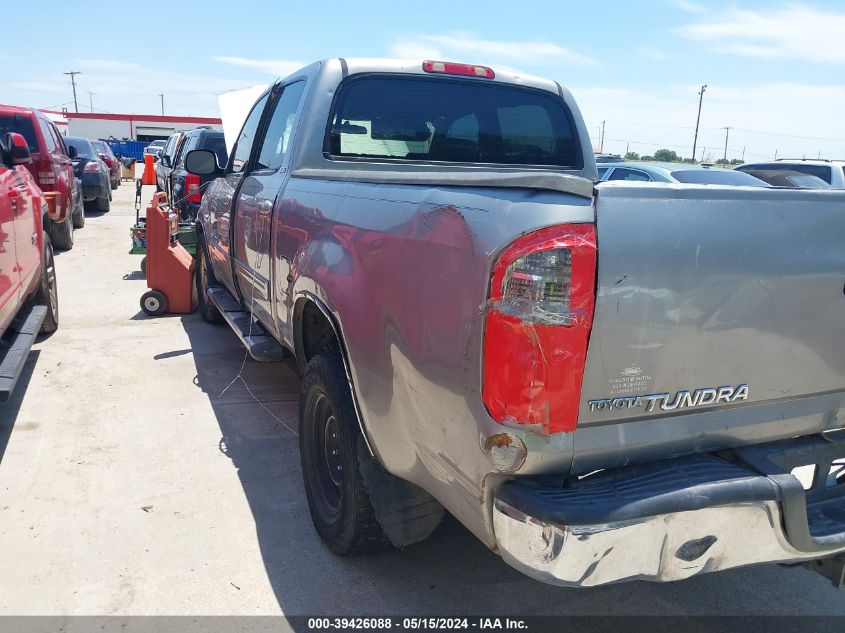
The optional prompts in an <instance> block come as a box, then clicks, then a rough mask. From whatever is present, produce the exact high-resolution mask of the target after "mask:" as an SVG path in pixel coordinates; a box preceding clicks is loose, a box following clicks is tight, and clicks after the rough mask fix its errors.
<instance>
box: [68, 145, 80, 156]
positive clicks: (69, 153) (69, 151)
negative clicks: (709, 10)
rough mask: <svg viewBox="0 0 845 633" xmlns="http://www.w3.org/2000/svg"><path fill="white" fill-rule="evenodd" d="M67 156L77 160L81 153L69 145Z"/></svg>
mask: <svg viewBox="0 0 845 633" xmlns="http://www.w3.org/2000/svg"><path fill="white" fill-rule="evenodd" d="M67 155H68V156H69V157H70V158H76V157H77V156H79V152H77V151H76V148H75V147H74V146H73V145H68V146H67Z"/></svg>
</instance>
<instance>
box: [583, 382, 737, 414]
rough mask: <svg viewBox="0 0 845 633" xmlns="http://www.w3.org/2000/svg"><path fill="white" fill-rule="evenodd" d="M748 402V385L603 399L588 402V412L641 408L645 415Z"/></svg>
mask: <svg viewBox="0 0 845 633" xmlns="http://www.w3.org/2000/svg"><path fill="white" fill-rule="evenodd" d="M737 400H748V385H746V384H742V385H738V386H737V387H702V388H700V389H696V390H695V391H692V392H690V391H678V392H676V393H675V394H674V396H673V395H672V394H669V393H652V394H648V395H643V396H623V397H621V398H604V399H601V400H590V401H589V402H588V404H589V405H590V411H612V410H613V409H633V408H642V409H644V410H645V412H646V413H650V412H652V411H654V410H655V409H657V408H658V407H659V409H660V410H661V411H674V410H676V409H690V408H692V407H706V406H710V405H713V404H719V403H720V402H736V401H737Z"/></svg>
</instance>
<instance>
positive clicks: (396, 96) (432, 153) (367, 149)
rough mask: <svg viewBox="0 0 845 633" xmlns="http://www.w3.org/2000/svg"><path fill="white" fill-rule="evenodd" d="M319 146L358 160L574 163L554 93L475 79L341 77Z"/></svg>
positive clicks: (570, 136) (571, 137) (570, 135)
mask: <svg viewBox="0 0 845 633" xmlns="http://www.w3.org/2000/svg"><path fill="white" fill-rule="evenodd" d="M326 149H327V151H328V152H329V153H330V154H332V155H333V156H342V157H348V158H361V159H371V158H379V159H394V160H411V161H436V162H456V163H488V164H500V165H537V166H555V167H566V168H576V169H578V168H580V167H581V165H582V160H581V153H580V146H579V143H578V140H577V138H576V135H575V132H574V126H573V123H572V116H571V114H570V112H569V110H568V109H567V108H566V106H565V104H564V103H563V101H562V100H561V99H560V98H559V97H557V96H556V95H553V94H550V93H547V92H545V91H542V90H533V89H530V88H523V87H519V86H511V85H505V84H497V83H483V82H481V81H479V80H469V81H463V80H453V79H439V78H424V79H421V78H416V77H390V76H381V77H377V76H371V77H364V78H353V79H350V80H347V81H346V82H345V83H344V84H343V85H342V86H341V89H340V92H339V96H338V100H337V104H336V107H335V112H334V114H333V116H332V119H331V126H330V129H329V131H328V138H327V148H326Z"/></svg>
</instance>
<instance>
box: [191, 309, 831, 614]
mask: <svg viewBox="0 0 845 633" xmlns="http://www.w3.org/2000/svg"><path fill="white" fill-rule="evenodd" d="M182 322H183V325H184V327H185V330H186V331H187V333H188V336H189V338H190V342H191V347H192V350H193V356H194V362H195V364H196V370H197V377H196V379H195V385H196V386H197V387H199V388H201V389H202V390H203V391H204V392H205V393H206V394H207V396H208V398H209V400H210V402H211V405H212V408H213V411H214V414H215V416H216V418H217V423H218V425H219V427H220V433H221V439H220V445H219V447H220V450H221V451H222V452H224V453H225V455H226V456H227V457H228V458H229V459H230V460H231V462H232V466H233V467H234V468H236V469H237V471H238V475H239V478H240V481H241V484H242V486H243V490H244V495H245V497H246V500H247V501H248V503H249V507H250V509H251V511H252V515H253V517H254V520H255V527H254V529H255V532H256V535H257V538H258V543H259V546H260V550H261V555H262V558H263V562H264V567H265V569H266V573H267V576H268V579H269V581H270V584H271V586H272V588H273V591H274V593H275V597H276V599H277V601H278V603H279V606H280V607H281V609H282V611H283V612H284V613H286V614H287V615H310V616H313V615H381V616H384V615H394V616H395V615H416V616H432V615H456V614H464V615H467V614H475V615H505V614H508V615H514V616H518V615H523V616H526V615H612V614H619V615H623V614H624V615H637V614H639V615H655V614H664V615H695V614H702V615H712V614H731V613H736V614H767V615H773V614H784V615H800V614H817V613H838V614H845V604H843V601H842V600H841V599H840V598H839V595H838V593H836V592H835V590H834V589H833V588H832V587H830V586H828V585H827V583H826V582H825V581H824V580H823V579H822V578H820V577H817V576H815V575H814V574H811V573H810V572H807V571H805V570H802V569H800V568H795V569H785V568H780V567H776V566H774V565H769V566H763V567H757V568H751V569H743V570H733V571H728V572H723V573H720V574H708V575H704V576H700V577H698V578H694V579H691V580H687V581H682V582H676V583H669V584H655V583H647V582H630V583H624V584H619V585H614V586H607V587H599V588H593V589H562V588H557V587H552V586H548V585H544V584H542V583H539V582H536V581H534V580H531V579H529V578H527V577H525V576H523V575H521V574H520V573H518V572H516V571H515V570H513V569H511V568H510V567H509V566H507V565H506V564H505V563H504V562H502V560H501V559H500V558H499V557H498V556H496V555H495V554H494V553H492V552H490V551H489V550H488V549H487V548H485V547H484V546H483V545H482V544H481V543H480V542H479V541H478V540H477V539H475V537H474V536H472V535H471V534H470V533H469V532H468V531H467V530H466V529H465V528H463V526H461V525H460V524H459V523H458V522H457V521H456V520H454V519H452V518H451V517H447V519H446V520H445V521H444V523H443V524H442V525H441V527H440V528H439V529H438V530H437V531H436V532H435V533H434V534H433V535H432V536H431V537H430V538H429V539H428V540H427V541H426V542H424V543H420V544H418V545H415V546H412V547H409V548H406V549H405V550H403V551H392V552H386V553H383V554H380V555H375V556H367V557H354V558H343V557H339V556H335V555H334V554H332V553H331V552H330V551H329V550H328V549H327V548H326V547H324V546H323V544H322V542H321V541H320V539H319V538H318V536H317V534H316V532H315V531H314V529H313V527H312V525H311V519H310V516H309V513H308V506H307V503H306V500H305V494H304V491H303V488H302V482H301V475H300V465H299V454H298V444H297V437H296V435H295V431H296V424H297V399H298V374H297V371H296V368H295V365H294V364H293V363H288V364H263V363H256V362H253V361H252V360H250V359H246V360H245V354H244V349H243V347H242V346H241V345H240V343H239V342H238V340H237V339H236V338H235V336H234V335H233V334H232V333H231V332H230V331H229V330H228V329H227V328H226V327H225V326H219V327H218V326H213V325H209V324H206V323H204V322H203V321H201V320H200V319H199V317H198V315H189V316H186V317H182ZM241 370H242V371H241ZM239 372H241V374H240V375H242V377H243V379H244V381H245V384H246V385H248V386H249V391H248V390H247V388H246V386H245V384H244V383H242V382H241V381H240V380H234V382H233V379H235V378H236V376H238V375H239ZM230 383H231V386H230V387H229V388H228V390H227V389H226V388H227V385H230ZM224 391H225V393H223V392H224ZM250 391H251V392H252V395H250ZM253 396H254V397H255V399H254V398H253ZM256 399H257V400H258V401H259V402H260V404H258V403H257V402H256ZM220 511H221V512H225V511H226V508H225V507H221V509H220ZM243 529H244V530H251V529H253V528H252V526H249V525H244V526H243ZM739 529H741V527H739ZM714 626H715V625H714ZM724 626H725V630H730V628H731V626H732V625H731V622H730V621H728V620H725V621H724ZM718 628H719V627H718V626H716V629H718Z"/></svg>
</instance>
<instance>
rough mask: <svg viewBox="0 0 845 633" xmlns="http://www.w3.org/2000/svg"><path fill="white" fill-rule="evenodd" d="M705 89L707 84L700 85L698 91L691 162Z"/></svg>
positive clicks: (696, 143)
mask: <svg viewBox="0 0 845 633" xmlns="http://www.w3.org/2000/svg"><path fill="white" fill-rule="evenodd" d="M705 90H707V84H704V85H703V86H701V90H699V91H698V117H697V118H696V119H695V138H694V139H693V141H692V162H695V147H696V145H698V124H699V123H700V122H701V102H702V101H704V91H705Z"/></svg>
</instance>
